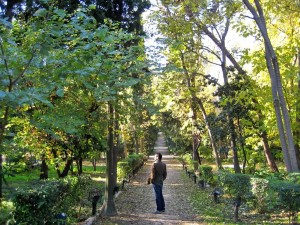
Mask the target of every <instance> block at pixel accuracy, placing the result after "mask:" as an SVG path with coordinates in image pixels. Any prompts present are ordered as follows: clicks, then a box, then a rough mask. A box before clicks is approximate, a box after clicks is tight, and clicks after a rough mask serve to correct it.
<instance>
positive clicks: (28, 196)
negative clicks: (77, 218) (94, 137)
mask: <svg viewBox="0 0 300 225" xmlns="http://www.w3.org/2000/svg"><path fill="white" fill-rule="evenodd" d="M89 181H90V177H86V176H82V177H67V178H65V179H61V180H46V181H40V182H38V183H37V184H36V185H34V186H32V187H25V188H22V189H18V190H17V193H16V196H15V199H14V204H15V207H16V209H15V212H14V218H15V220H16V223H17V224H20V225H23V224H24V225H25V224H30V225H35V224H36V225H39V224H45V225H47V224H55V223H56V222H57V221H58V219H57V215H58V214H60V213H66V214H67V215H68V220H69V222H70V220H71V218H72V217H73V216H74V214H75V213H76V210H75V209H74V208H73V207H76V206H77V205H78V204H76V203H77V202H78V201H80V198H81V197H82V196H83V195H84V194H85V192H86V190H85V187H86V186H87V183H88V182H89Z"/></svg>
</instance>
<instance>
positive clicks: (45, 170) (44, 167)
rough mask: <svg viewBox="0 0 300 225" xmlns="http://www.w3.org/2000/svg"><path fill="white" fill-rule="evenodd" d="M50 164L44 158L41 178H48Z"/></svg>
mask: <svg viewBox="0 0 300 225" xmlns="http://www.w3.org/2000/svg"><path fill="white" fill-rule="evenodd" d="M48 170H49V168H48V165H47V163H46V159H44V158H43V159H42V165H41V170H40V180H45V179H48Z"/></svg>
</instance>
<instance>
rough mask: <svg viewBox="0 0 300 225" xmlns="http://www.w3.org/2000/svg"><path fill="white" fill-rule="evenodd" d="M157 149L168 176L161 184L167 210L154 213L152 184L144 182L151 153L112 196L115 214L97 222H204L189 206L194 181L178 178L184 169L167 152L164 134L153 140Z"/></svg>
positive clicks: (154, 224) (121, 224) (152, 224)
mask: <svg viewBox="0 0 300 225" xmlns="http://www.w3.org/2000/svg"><path fill="white" fill-rule="evenodd" d="M155 151H156V152H161V153H162V155H163V159H162V161H163V162H165V163H166V164H167V172H168V176H167V179H166V180H165V183H164V187H163V195H164V198H165V204H166V212H164V213H162V214H154V212H155V210H156V204H155V199H154V192H153V190H152V186H151V185H147V184H146V180H147V177H148V175H149V172H150V167H151V165H152V163H153V156H152V157H149V160H148V161H147V162H146V164H145V165H144V166H143V168H142V169H141V170H140V171H139V172H138V173H137V174H136V175H135V177H134V178H133V180H132V181H131V182H130V183H129V184H127V185H126V187H125V189H124V190H123V191H122V192H121V193H119V195H118V196H117V198H116V200H115V204H116V208H117V212H118V214H117V216H114V217H99V218H98V219H97V221H96V222H95V223H94V224H96V225H100V224H104V225H112V224H118V225H127V224H135V225H175V224H181V225H196V224H205V223H203V222H201V217H200V216H199V215H197V214H196V213H195V211H194V210H193V209H192V207H191V204H190V200H189V196H190V194H189V193H190V190H192V189H193V188H192V187H193V186H194V184H193V182H192V181H191V182H184V181H183V179H182V178H181V176H182V173H183V169H182V166H181V165H180V164H179V162H178V161H177V160H176V158H175V157H174V156H172V155H169V154H168V150H167V148H166V147H165V144H164V139H163V136H162V135H160V136H159V138H158V140H157V142H156V148H155Z"/></svg>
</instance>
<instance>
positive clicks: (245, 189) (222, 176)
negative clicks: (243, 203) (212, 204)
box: [219, 173, 251, 198]
mask: <svg viewBox="0 0 300 225" xmlns="http://www.w3.org/2000/svg"><path fill="white" fill-rule="evenodd" d="M219 181H220V183H221V185H222V186H223V188H224V191H225V193H227V194H229V196H231V197H241V198H243V197H246V196H247V195H249V193H250V187H251V186H250V176H249V175H247V174H242V173H234V174H232V173H219Z"/></svg>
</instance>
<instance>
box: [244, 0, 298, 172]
mask: <svg viewBox="0 0 300 225" xmlns="http://www.w3.org/2000/svg"><path fill="white" fill-rule="evenodd" d="M243 2H244V4H245V5H246V7H247V8H248V10H249V11H250V12H251V13H252V15H253V18H254V20H255V22H256V24H257V26H258V28H259V30H260V32H261V34H262V37H263V39H264V43H265V57H266V62H267V67H268V71H269V75H270V78H271V88H272V96H273V100H274V108H275V114H276V121H277V127H278V132H279V137H280V143H281V148H282V151H283V155H284V162H285V165H286V169H287V172H298V171H299V169H298V163H297V157H296V151H295V145H294V140H293V134H292V129H291V122H290V117H289V114H288V110H287V107H286V101H285V98H284V95H283V90H282V83H281V77H280V70H279V65H278V60H277V56H276V53H275V51H274V49H273V46H272V43H271V41H270V38H269V35H268V32H267V27H266V21H265V18H264V13H263V9H262V7H261V4H260V2H259V0H254V3H255V6H256V9H255V8H254V7H253V6H252V5H251V3H250V2H249V1H248V0H243Z"/></svg>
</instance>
